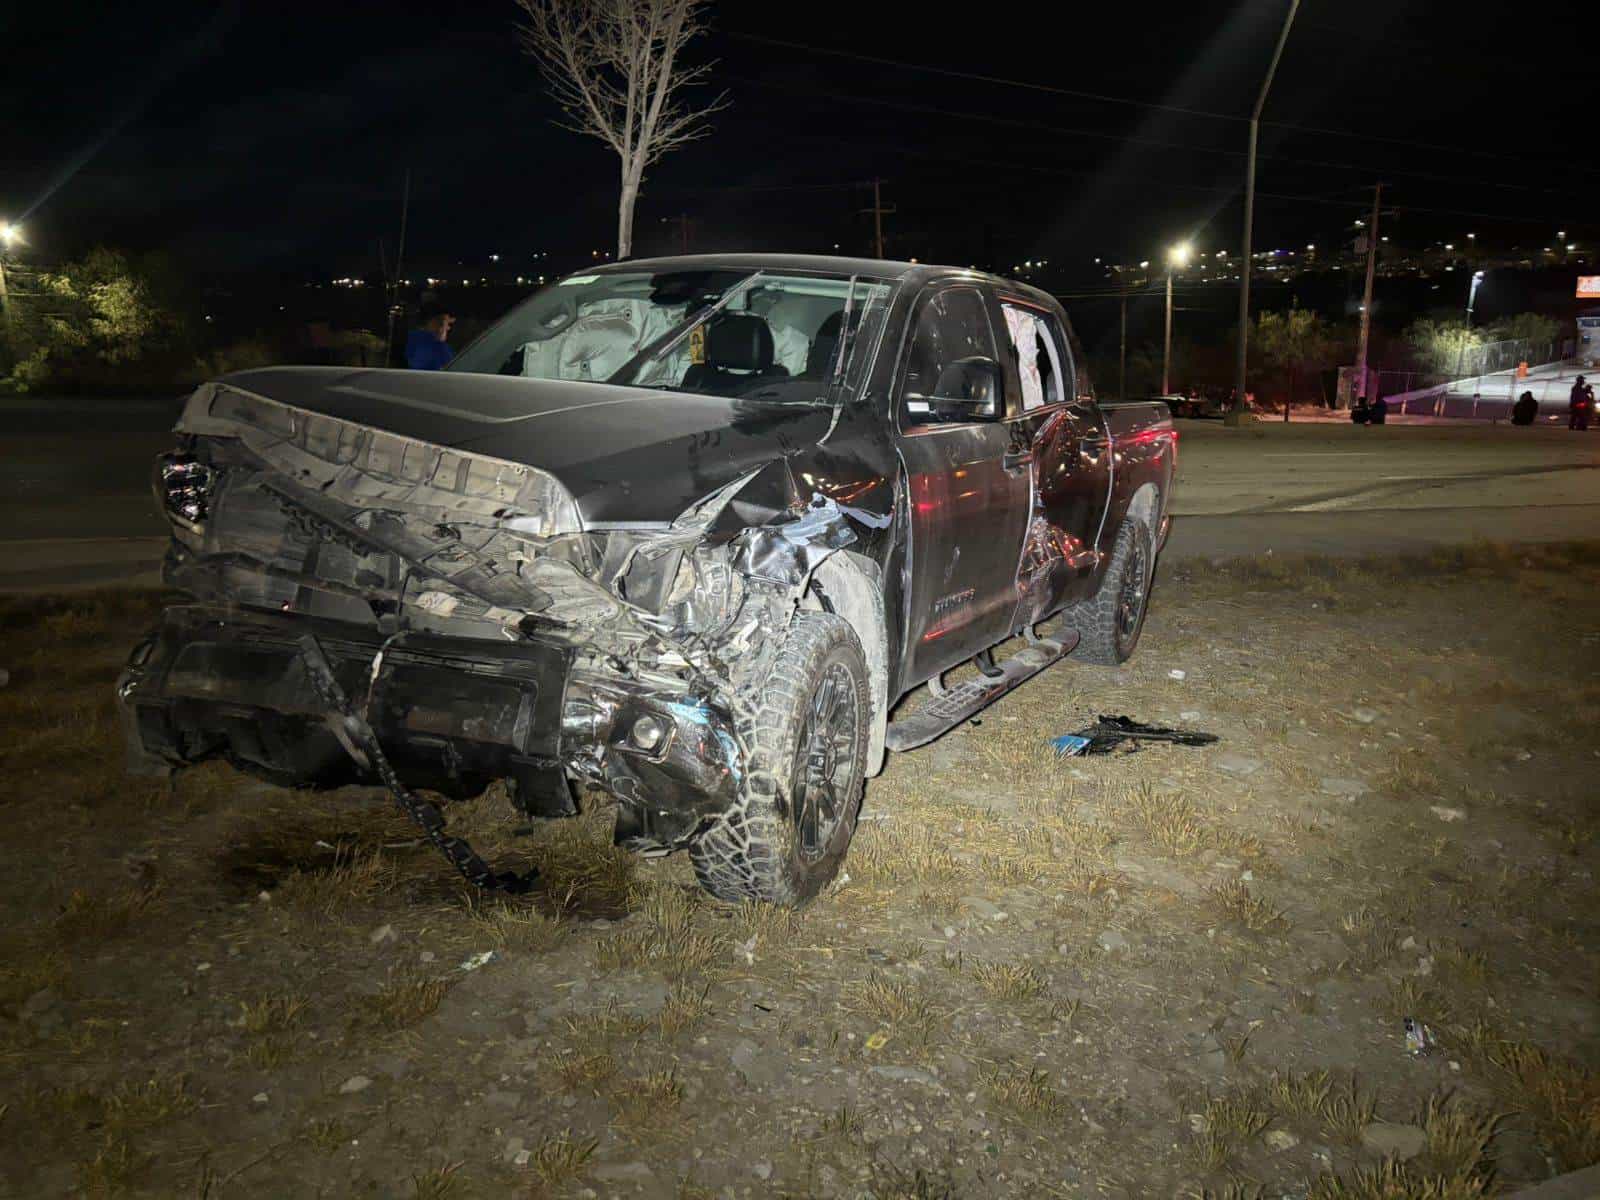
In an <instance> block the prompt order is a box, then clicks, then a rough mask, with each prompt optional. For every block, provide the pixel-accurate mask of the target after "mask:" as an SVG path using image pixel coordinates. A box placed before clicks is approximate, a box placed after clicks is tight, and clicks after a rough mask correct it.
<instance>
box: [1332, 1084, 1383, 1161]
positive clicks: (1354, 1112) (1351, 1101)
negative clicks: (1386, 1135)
mask: <svg viewBox="0 0 1600 1200" xmlns="http://www.w3.org/2000/svg"><path fill="white" fill-rule="evenodd" d="M1321 1115H1322V1127H1323V1129H1325V1130H1326V1131H1327V1133H1328V1136H1329V1137H1331V1138H1334V1139H1336V1140H1338V1141H1341V1142H1344V1143H1345V1144H1346V1145H1350V1146H1353V1145H1355V1144H1356V1143H1357V1142H1359V1141H1360V1140H1361V1131H1362V1130H1363V1129H1365V1128H1366V1127H1367V1126H1368V1125H1370V1124H1372V1122H1373V1121H1374V1120H1375V1119H1376V1118H1377V1115H1378V1102H1377V1100H1376V1099H1374V1098H1373V1097H1372V1096H1371V1095H1369V1094H1368V1093H1366V1092H1363V1091H1362V1090H1361V1089H1360V1087H1359V1086H1358V1085H1357V1084H1356V1080H1355V1076H1353V1075H1352V1076H1351V1077H1350V1078H1349V1079H1348V1080H1347V1081H1346V1082H1345V1086H1344V1087H1342V1088H1335V1089H1333V1090H1332V1091H1331V1092H1330V1093H1329V1094H1328V1097H1327V1099H1326V1100H1324V1101H1323V1104H1322V1113H1321Z"/></svg>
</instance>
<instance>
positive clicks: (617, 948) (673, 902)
mask: <svg viewBox="0 0 1600 1200" xmlns="http://www.w3.org/2000/svg"><path fill="white" fill-rule="evenodd" d="M631 903H633V904H634V905H635V916H634V922H635V927H634V928H631V929H626V930H623V931H622V932H620V933H614V934H609V935H607V936H606V937H603V938H601V939H600V940H599V941H598V942H596V943H595V962H596V964H597V965H598V966H599V967H600V969H601V970H603V971H614V970H620V969H623V968H628V967H641V966H645V965H650V966H655V967H659V968H660V969H662V970H663V971H665V972H666V973H667V974H668V975H669V976H671V977H674V978H679V979H681V978H684V977H686V976H689V975H700V974H703V973H704V972H705V971H706V970H707V969H708V968H709V967H710V966H711V965H712V963H714V962H715V961H716V960H717V958H718V957H719V956H720V955H721V953H722V943H721V942H720V941H719V939H717V938H716V937H714V936H713V935H711V934H709V933H705V932H702V931H701V930H700V929H698V928H697V927H696V924H695V922H696V916H697V914H698V912H699V909H700V907H701V900H700V895H699V893H698V892H691V891H689V890H687V889H685V888H683V887H680V886H677V885H674V884H664V885H660V886H657V887H652V888H648V889H643V890H640V891H636V892H635V893H634V898H633V900H632V901H631Z"/></svg>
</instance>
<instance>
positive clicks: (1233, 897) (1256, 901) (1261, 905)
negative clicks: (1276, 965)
mask: <svg viewBox="0 0 1600 1200" xmlns="http://www.w3.org/2000/svg"><path fill="white" fill-rule="evenodd" d="M1206 900H1207V901H1208V902H1209V904H1210V906H1211V908H1212V909H1213V910H1215V911H1216V912H1217V913H1218V914H1219V915H1220V916H1221V918H1222V919H1223V920H1225V921H1232V922H1234V923H1235V924H1238V925H1242V926H1244V927H1245V928H1246V929H1248V930H1250V931H1251V932H1252V933H1270V932H1280V931H1282V930H1286V929H1288V928H1289V918H1288V917H1286V916H1285V915H1284V913H1283V910H1282V909H1279V908H1274V907H1273V906H1272V905H1270V904H1268V903H1267V902H1266V901H1265V900H1263V899H1261V898H1260V897H1258V896H1256V895H1255V894H1254V893H1252V892H1251V891H1250V888H1249V886H1248V885H1247V884H1245V883H1244V881H1242V880H1239V879H1230V880H1228V881H1227V882H1226V883H1221V884H1218V885H1216V886H1215V887H1210V888H1207V889H1206Z"/></svg>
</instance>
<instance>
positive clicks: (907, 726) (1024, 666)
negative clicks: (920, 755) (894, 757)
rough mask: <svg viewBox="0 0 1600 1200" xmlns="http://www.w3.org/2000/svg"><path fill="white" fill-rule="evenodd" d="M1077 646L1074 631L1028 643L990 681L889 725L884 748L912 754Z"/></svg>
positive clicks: (953, 692)
mask: <svg viewBox="0 0 1600 1200" xmlns="http://www.w3.org/2000/svg"><path fill="white" fill-rule="evenodd" d="M1077 645H1078V631H1077V630H1076V629H1068V630H1063V631H1062V632H1061V633H1060V634H1058V635H1057V636H1056V637H1055V638H1040V639H1039V640H1038V641H1036V642H1030V643H1028V645H1026V646H1024V647H1023V648H1022V649H1021V650H1019V651H1017V652H1016V653H1015V654H1013V655H1012V656H1011V657H1010V658H1008V659H1006V660H1005V662H1003V663H996V664H995V666H996V668H997V673H996V674H995V676H994V677H993V678H989V677H986V676H983V675H980V676H978V678H976V679H969V680H968V681H967V682H966V683H963V684H962V685H961V686H959V687H953V688H951V689H950V690H949V691H947V692H945V693H944V694H943V695H942V696H941V695H935V696H934V697H933V698H932V699H930V700H929V701H928V703H927V704H925V705H923V707H922V708H921V709H920V710H919V711H918V712H915V713H913V714H912V715H911V716H909V717H904V718H902V719H901V720H898V721H893V722H891V723H890V725H889V728H888V729H887V730H886V731H885V733H884V739H883V740H884V744H885V745H886V746H888V747H889V749H891V750H915V749H916V748H917V747H918V746H926V745H927V744H928V743H929V742H931V741H933V739H934V738H936V737H938V736H939V735H940V734H944V733H949V732H950V730H952V729H954V728H955V727H956V726H957V725H959V724H961V722H963V721H965V720H968V719H970V718H971V717H974V716H976V715H977V714H978V713H980V712H982V711H983V710H984V709H985V708H987V707H988V706H989V705H990V704H992V703H994V702H995V701H996V700H998V699H1000V697H1001V696H1004V695H1005V694H1006V693H1007V692H1009V691H1011V690H1012V689H1013V688H1015V687H1017V686H1018V685H1020V684H1022V683H1025V682H1026V681H1027V680H1029V679H1032V678H1033V677H1034V676H1035V675H1037V674H1038V673H1039V672H1040V671H1042V670H1044V669H1045V668H1046V667H1048V666H1050V665H1051V664H1052V663H1057V662H1060V661H1061V660H1062V659H1063V658H1065V657H1066V656H1067V655H1069V654H1071V653H1072V651H1073V650H1074V648H1076V646H1077Z"/></svg>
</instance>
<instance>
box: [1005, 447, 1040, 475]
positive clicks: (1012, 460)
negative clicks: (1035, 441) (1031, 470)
mask: <svg viewBox="0 0 1600 1200" xmlns="http://www.w3.org/2000/svg"><path fill="white" fill-rule="evenodd" d="M1031 462H1033V451H1032V450H1008V451H1006V452H1005V453H1004V454H1002V455H1001V456H1000V467H1001V469H1002V470H1005V471H1009V472H1011V473H1012V474H1016V473H1017V472H1018V471H1020V470H1022V469H1023V468H1024V467H1026V466H1028V464H1030V463H1031Z"/></svg>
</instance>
